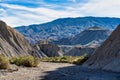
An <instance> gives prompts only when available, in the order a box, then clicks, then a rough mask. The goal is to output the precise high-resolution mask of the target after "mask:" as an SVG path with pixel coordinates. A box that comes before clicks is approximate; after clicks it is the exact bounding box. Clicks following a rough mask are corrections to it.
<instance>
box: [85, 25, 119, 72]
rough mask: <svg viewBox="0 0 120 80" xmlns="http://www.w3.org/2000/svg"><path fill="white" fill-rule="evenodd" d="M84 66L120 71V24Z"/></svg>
mask: <svg viewBox="0 0 120 80" xmlns="http://www.w3.org/2000/svg"><path fill="white" fill-rule="evenodd" d="M83 66H87V67H90V68H97V69H104V70H110V71H115V72H120V25H119V26H118V27H117V28H116V30H115V31H113V33H112V34H111V35H110V37H109V38H108V39H107V40H106V41H105V42H104V43H103V44H102V45H101V46H100V47H99V48H98V49H97V50H96V51H95V52H94V54H93V55H92V56H91V57H90V58H89V59H88V60H87V61H86V62H85V63H84V65H83Z"/></svg>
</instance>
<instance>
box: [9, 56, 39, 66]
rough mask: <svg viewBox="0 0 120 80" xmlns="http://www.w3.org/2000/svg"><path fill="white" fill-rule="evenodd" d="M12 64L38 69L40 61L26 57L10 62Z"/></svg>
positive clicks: (13, 59)
mask: <svg viewBox="0 0 120 80" xmlns="http://www.w3.org/2000/svg"><path fill="white" fill-rule="evenodd" d="M10 62H11V63H12V64H16V65H18V66H25V67H37V66H38V65H39V59H38V58H35V57H33V56H24V57H20V58H12V59H11V60H10Z"/></svg>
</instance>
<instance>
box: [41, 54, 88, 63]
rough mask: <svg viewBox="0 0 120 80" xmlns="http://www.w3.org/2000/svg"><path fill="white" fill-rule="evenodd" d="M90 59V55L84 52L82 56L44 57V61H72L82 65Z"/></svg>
mask: <svg viewBox="0 0 120 80" xmlns="http://www.w3.org/2000/svg"><path fill="white" fill-rule="evenodd" d="M87 59H88V55H87V54H84V55H82V56H62V57H48V58H42V59H41V61H42V62H57V63H72V64H77V65H81V64H83V63H84V62H85V61H86V60H87Z"/></svg>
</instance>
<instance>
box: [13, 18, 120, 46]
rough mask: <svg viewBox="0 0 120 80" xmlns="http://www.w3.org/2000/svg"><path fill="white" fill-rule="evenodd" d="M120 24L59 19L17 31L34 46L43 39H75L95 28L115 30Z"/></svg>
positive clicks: (106, 20)
mask: <svg viewBox="0 0 120 80" xmlns="http://www.w3.org/2000/svg"><path fill="white" fill-rule="evenodd" d="M119 23H120V18H109V17H77V18H59V19H56V20H54V21H51V22H48V23H43V24H34V25H29V26H19V27H16V28H15V29H16V30H18V31H19V32H20V33H22V34H23V35H24V36H25V37H26V38H27V39H28V40H29V41H30V43H31V44H34V43H36V42H37V41H39V40H42V39H47V40H59V39H62V38H68V37H73V36H75V35H77V34H78V33H80V32H81V31H83V30H85V29H87V28H89V27H93V26H100V27H102V28H104V29H110V30H113V29H115V28H116V26H117V25H118V24H119Z"/></svg>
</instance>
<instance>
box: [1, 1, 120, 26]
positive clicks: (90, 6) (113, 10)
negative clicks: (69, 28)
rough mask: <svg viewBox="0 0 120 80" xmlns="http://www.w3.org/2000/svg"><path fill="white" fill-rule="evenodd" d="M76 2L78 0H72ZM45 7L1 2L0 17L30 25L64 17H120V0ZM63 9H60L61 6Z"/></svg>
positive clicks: (9, 21) (19, 23) (8, 21)
mask: <svg viewBox="0 0 120 80" xmlns="http://www.w3.org/2000/svg"><path fill="white" fill-rule="evenodd" d="M71 1H73V2H75V1H76V0H71ZM40 4H42V5H45V6H43V7H37V8H30V7H25V6H20V5H12V4H0V6H3V7H5V9H4V8H0V12H1V13H0V19H2V20H4V21H6V22H7V23H8V24H9V25H11V26H20V25H30V24H39V23H44V22H48V21H51V20H54V19H57V18H63V17H79V16H105V17H120V14H119V13H120V10H119V7H120V0H116V1H113V0H89V2H86V3H82V4H81V3H74V4H72V5H67V6H63V5H55V4H45V3H40ZM60 7H61V8H62V9H59V8H60Z"/></svg>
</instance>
